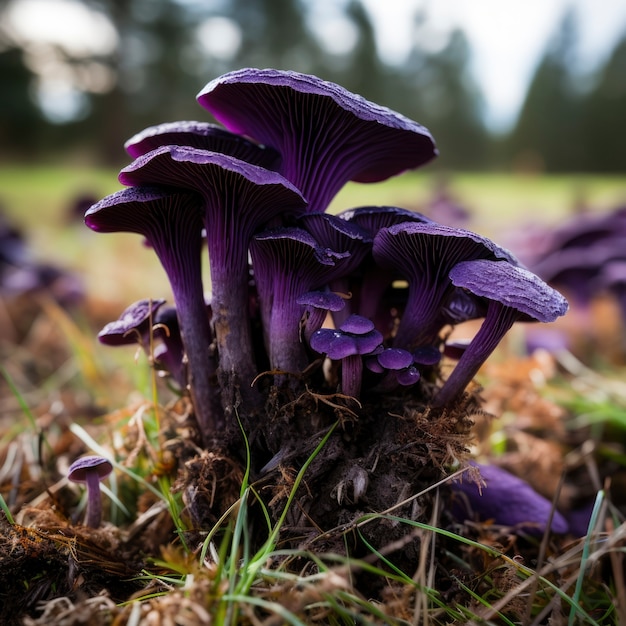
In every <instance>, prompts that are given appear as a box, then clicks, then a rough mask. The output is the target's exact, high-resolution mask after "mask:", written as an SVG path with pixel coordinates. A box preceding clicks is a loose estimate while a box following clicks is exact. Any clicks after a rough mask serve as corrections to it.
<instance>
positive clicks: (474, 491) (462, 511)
mask: <svg viewBox="0 0 626 626" xmlns="http://www.w3.org/2000/svg"><path fill="white" fill-rule="evenodd" d="M474 465H476V467H478V469H479V470H480V475H481V477H482V478H483V480H484V482H485V486H484V487H479V486H478V485H477V484H476V483H475V482H472V481H470V480H468V478H467V477H465V478H464V479H463V480H455V481H453V482H452V483H451V488H452V491H453V494H454V497H453V507H452V509H453V512H454V515H455V517H457V518H458V519H460V520H461V521H462V520H464V519H467V517H468V516H472V515H475V516H476V517H477V518H478V519H479V520H480V521H483V522H487V521H493V522H494V523H495V524H498V525H501V526H508V527H510V528H511V529H512V530H514V531H517V532H523V533H525V534H528V535H542V534H543V533H544V532H545V531H546V529H547V525H548V521H549V519H550V514H551V512H552V504H551V503H550V501H549V500H547V499H546V498H544V497H543V496H542V495H540V494H538V493H537V492H536V491H535V490H534V489H533V488H532V487H531V486H530V485H529V484H528V483H527V482H525V481H524V480H522V479H521V478H518V477H517V476H515V475H514V474H511V473H510V472H507V471H506V470H504V469H502V468H500V467H498V466H496V465H482V464H477V463H474ZM550 530H551V531H552V532H554V533H557V534H564V533H567V531H568V524H567V521H566V520H565V518H564V517H563V516H562V515H561V514H560V513H559V512H558V511H555V512H554V514H553V517H552V525H551V527H550Z"/></svg>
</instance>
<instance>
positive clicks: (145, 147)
mask: <svg viewBox="0 0 626 626" xmlns="http://www.w3.org/2000/svg"><path fill="white" fill-rule="evenodd" d="M170 145H176V146H190V147H192V148H202V149H203V150H211V151H212V152H221V153H222V154H228V155H230V156H233V157H235V158H237V159H241V160H242V161H246V162H247V163H252V164H254V165H260V166H261V167H266V168H267V169H276V167H277V166H278V164H279V163H280V155H279V154H278V152H276V150H273V149H272V148H265V147H264V146H260V145H259V144H256V143H254V142H252V141H250V140H248V139H246V138H245V137H242V136H241V135H237V134H236V133H231V132H230V131H228V130H226V129H225V128H222V127H221V126H217V125H216V124H209V123H207V122H189V121H184V122H166V123H164V124H158V125H157V126H150V127H148V128H146V129H145V130H143V131H141V132H140V133H137V134H136V135H135V136H133V137H131V138H130V139H129V140H128V141H127V142H126V143H125V144H124V148H126V152H128V154H130V156H132V157H133V158H137V157H138V156H141V155H142V154H146V153H148V152H150V151H151V150H154V149H155V148H160V147H161V146H170Z"/></svg>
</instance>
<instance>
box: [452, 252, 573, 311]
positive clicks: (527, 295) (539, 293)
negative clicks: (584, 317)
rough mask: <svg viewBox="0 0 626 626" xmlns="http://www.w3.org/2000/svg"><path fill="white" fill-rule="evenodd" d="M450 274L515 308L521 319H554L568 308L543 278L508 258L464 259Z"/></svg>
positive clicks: (478, 292) (460, 283)
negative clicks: (508, 260)
mask: <svg viewBox="0 0 626 626" xmlns="http://www.w3.org/2000/svg"><path fill="white" fill-rule="evenodd" d="M449 276H450V280H451V281H452V283H453V284H454V285H455V286H457V287H463V288H464V289H467V290H468V291H470V292H471V293H473V294H474V295H477V296H480V297H482V298H486V299H487V300H493V301H496V302H500V303H501V304H502V305H503V306H505V307H510V308H513V309H516V310H517V311H519V314H520V320H521V321H534V320H537V321H539V322H544V323H546V322H553V321H554V320H555V319H556V318H557V317H560V316H561V315H564V314H565V312H566V311H567V308H568V305H567V300H566V299H565V298H564V297H563V296H562V295H561V294H560V293H559V292H558V291H556V290H555V289H553V288H552V287H550V286H549V285H547V284H546V283H544V282H543V280H541V278H539V277H538V276H536V275H535V274H533V273H532V272H529V271H528V270H526V269H524V268H522V267H519V266H517V265H512V264H511V263H507V262H505V261H489V260H486V259H477V260H474V261H464V262H462V263H459V264H458V265H456V266H455V267H453V268H452V270H451V271H450V274H449Z"/></svg>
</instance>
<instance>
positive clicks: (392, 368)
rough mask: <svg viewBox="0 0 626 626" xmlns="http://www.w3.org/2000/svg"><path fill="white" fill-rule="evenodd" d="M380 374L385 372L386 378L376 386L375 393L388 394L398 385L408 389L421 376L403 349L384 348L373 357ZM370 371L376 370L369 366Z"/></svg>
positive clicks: (410, 355)
mask: <svg viewBox="0 0 626 626" xmlns="http://www.w3.org/2000/svg"><path fill="white" fill-rule="evenodd" d="M374 358H375V359H376V362H377V363H378V365H379V367H380V370H381V371H382V372H385V371H386V372H387V373H388V374H387V376H385V378H384V379H383V380H382V381H381V382H380V383H379V384H378V385H376V391H379V392H389V391H392V390H394V389H395V388H396V387H397V386H398V385H402V386H403V387H408V386H410V385H413V384H415V383H416V382H418V381H419V379H420V377H421V374H420V371H419V369H418V368H417V367H416V366H415V359H414V358H413V355H412V354H411V353H410V352H409V351H408V350H404V349H403V348H385V349H384V350H382V351H381V352H380V353H379V354H377V355H376V357H374ZM369 369H371V370H372V371H377V368H373V367H372V365H370V366H369Z"/></svg>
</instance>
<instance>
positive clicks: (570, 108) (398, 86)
mask: <svg viewBox="0 0 626 626" xmlns="http://www.w3.org/2000/svg"><path fill="white" fill-rule="evenodd" d="M19 1H20V0H12V1H10V0H0V94H1V97H0V161H3V162H5V163H8V162H12V163H16V162H31V163H32V162H34V161H35V162H37V161H38V162H42V161H43V162H46V161H51V160H53V161H54V162H59V159H61V158H64V157H65V158H68V159H71V158H72V157H73V158H74V159H75V158H76V157H77V155H78V156H79V158H80V159H81V160H83V161H84V162H92V163H93V164H94V165H106V166H109V165H118V164H120V163H125V162H126V160H127V157H126V155H125V153H124V151H123V147H122V146H123V143H124V141H125V140H126V139H128V138H129V137H131V136H132V135H133V134H135V133H136V132H138V131H140V130H141V129H143V128H145V127H146V126H149V125H151V124H157V123H161V122H165V121H174V120H182V119H199V120H207V114H206V112H205V111H203V110H202V109H201V108H200V107H199V105H198V104H197V103H196V101H195V95H196V93H197V92H198V91H199V90H200V89H201V88H202V87H203V86H204V84H205V83H206V82H208V81H209V80H210V79H212V78H214V77H216V76H218V75H220V74H222V73H224V72H226V71H229V70H231V69H235V68H239V67H243V66H255V67H277V68H289V69H294V70H298V71H303V72H307V73H313V74H317V75H318V76H321V77H323V78H326V79H328V80H332V81H335V82H338V83H340V84H342V85H344V86H345V87H346V88H347V89H349V90H351V91H354V92H358V93H361V94H362V95H364V96H365V97H366V98H368V99H370V100H373V101H376V102H379V103H381V104H384V105H387V106H389V107H391V108H393V109H395V110H398V111H400V112H402V113H403V114H405V115H407V116H408V117H410V118H412V119H415V120H417V121H419V122H420V123H422V124H424V125H425V126H426V127H427V128H429V129H430V130H431V132H432V133H433V135H434V137H435V138H436V140H437V143H438V146H439V149H440V152H441V156H440V158H439V159H438V162H437V163H436V165H435V167H436V168H442V169H446V170H458V171H460V170H463V171H468V170H494V169H497V170H505V171H531V172H541V173H559V172H589V173H597V172H602V173H624V172H625V171H626V150H625V149H624V146H626V124H624V116H625V112H626V32H625V33H624V36H623V37H622V38H621V40H618V41H617V43H616V45H615V46H614V48H613V50H612V52H611V53H610V54H609V55H608V56H607V58H606V60H605V61H603V63H602V64H601V66H599V67H595V68H594V69H593V71H588V70H587V71H585V72H584V73H583V72H582V71H581V70H579V69H578V66H577V64H576V55H577V44H578V27H579V24H578V22H577V16H576V14H575V12H574V11H572V10H569V11H567V12H565V13H564V14H563V16H562V19H561V21H560V24H559V26H558V29H557V31H556V32H554V33H553V35H552V37H550V39H549V43H548V45H547V47H546V48H545V51H544V54H543V57H542V58H541V59H540V61H539V63H538V64H537V66H536V69H535V72H534V76H533V77H532V79H531V80H530V83H529V85H528V88H527V92H526V97H525V100H524V103H523V105H522V107H521V110H520V114H519V116H518V118H517V120H516V122H515V123H514V124H513V126H512V128H510V129H508V130H507V131H506V132H505V133H496V132H494V131H493V130H491V129H490V128H489V127H488V125H487V124H486V122H485V107H484V98H483V94H482V93H481V90H480V88H479V86H478V83H477V82H476V80H475V79H474V77H473V76H472V75H471V72H470V69H469V62H470V59H471V54H472V50H471V48H470V45H469V41H468V38H467V37H466V35H465V33H464V32H463V31H462V30H454V31H453V32H451V33H450V34H449V36H447V38H446V39H445V41H443V42H441V43H440V45H438V46H437V47H436V48H434V47H433V46H432V45H430V46H423V45H421V44H422V42H424V41H427V40H428V38H429V28H430V26H429V20H428V15H427V13H425V12H421V13H416V15H415V21H414V45H413V48H412V50H411V53H410V54H409V55H408V56H407V57H406V59H405V60H404V61H403V62H402V63H398V64H394V65H390V64H389V63H388V62H385V61H384V60H382V57H381V55H380V54H379V51H378V50H377V46H376V38H375V29H374V24H373V23H372V18H371V15H370V14H369V13H368V11H367V10H366V8H365V7H364V5H363V4H362V3H361V2H360V1H359V0H350V1H349V2H347V3H346V4H345V5H341V6H343V7H344V8H343V9H342V10H343V12H344V13H343V15H342V19H343V20H344V26H346V25H347V26H348V27H349V28H348V30H347V31H345V32H344V35H343V37H344V39H343V40H341V37H340V38H339V40H336V41H335V42H334V44H335V45H330V46H329V45H328V44H329V40H328V36H329V33H328V32H326V33H325V35H324V33H322V31H323V30H324V28H325V26H324V24H321V25H320V24H318V25H317V26H316V27H314V21H313V20H312V13H313V11H314V6H315V3H313V2H305V1H304V0H256V1H254V2H250V1H248V0H230V1H229V2H202V1H199V0H198V1H194V0H150V1H147V0H83V3H82V4H83V6H84V7H85V8H88V9H89V11H90V12H92V18H93V20H100V23H101V25H102V32H103V33H107V34H109V45H102V46H100V48H101V49H100V50H98V51H95V48H96V47H97V46H93V48H94V50H92V51H88V50H87V49H86V48H83V49H79V48H77V47H76V46H69V45H68V46H65V45H61V44H58V45H55V44H50V43H45V42H36V41H32V40H25V39H23V38H20V37H19V36H17V35H16V33H15V32H14V31H13V30H11V29H10V27H9V26H8V24H9V20H8V19H6V16H7V15H8V12H9V11H11V10H13V9H14V8H15V5H16V4H19ZM346 32H347V33H348V34H349V35H350V36H349V37H348V38H347V39H346V38H345V33H346ZM430 34H432V33H430ZM324 37H326V40H325V39H324ZM331 37H332V34H331ZM55 81H56V82H63V83H64V84H65V85H66V88H67V85H70V86H71V88H70V90H69V92H68V93H66V94H65V98H66V102H65V108H64V109H63V110H59V109H58V107H57V108H56V109H55V108H54V107H53V106H52V105H51V102H46V95H45V91H44V90H42V89H41V86H42V84H43V83H44V82H46V83H47V84H48V86H49V85H50V84H54V83H55Z"/></svg>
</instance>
